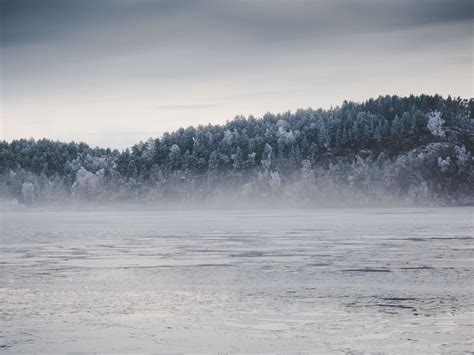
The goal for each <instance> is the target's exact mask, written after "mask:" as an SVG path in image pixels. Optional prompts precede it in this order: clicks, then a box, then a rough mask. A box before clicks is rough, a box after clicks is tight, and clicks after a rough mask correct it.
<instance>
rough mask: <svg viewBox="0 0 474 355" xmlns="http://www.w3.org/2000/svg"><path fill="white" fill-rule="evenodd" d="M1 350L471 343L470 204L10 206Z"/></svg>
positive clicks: (456, 346)
mask: <svg viewBox="0 0 474 355" xmlns="http://www.w3.org/2000/svg"><path fill="white" fill-rule="evenodd" d="M1 218H2V221H1V223H2V224H1V229H0V231H1V245H0V247H1V260H0V262H1V275H0V301H1V312H0V316H1V327H0V328H1V333H0V351H3V352H6V353H8V352H11V353H17V352H22V353H24V352H47V353H51V352H71V351H107V352H116V351H121V352H143V351H145V352H149V351H185V352H189V351H193V352H206V351H207V352H209V351H212V352H217V351H241V352H272V351H274V352H276V351H279V352H282V351H325V352H331V351H336V352H340V351H383V352H409V353H419V352H427V353H432V352H451V351H455V352H456V351H473V350H474V347H473V331H472V329H473V328H472V327H473V326H474V313H473V311H474V305H473V301H474V292H473V291H474V290H473V288H474V286H473V285H474V283H473V278H474V277H473V276H474V275H473V266H474V264H473V260H474V259H473V247H474V244H473V209H470V208H452V209H442V208H439V209H362V210H352V209H339V210H296V211H146V212H144V211H120V212H117V211H114V212H104V211H95V212H94V211H74V212H68V211H62V212H45V211H42V212H40V211H38V212H34V211H31V212H4V213H3V214H2V215H1Z"/></svg>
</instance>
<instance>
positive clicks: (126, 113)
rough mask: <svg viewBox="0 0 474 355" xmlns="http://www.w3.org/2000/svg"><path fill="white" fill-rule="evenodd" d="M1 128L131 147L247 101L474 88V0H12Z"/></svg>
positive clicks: (286, 105)
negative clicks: (473, 0)
mask: <svg viewBox="0 0 474 355" xmlns="http://www.w3.org/2000/svg"><path fill="white" fill-rule="evenodd" d="M0 2H1V15H2V19H1V21H0V22H1V26H2V28H1V47H0V49H1V56H0V58H1V104H2V106H1V130H0V137H1V138H2V139H5V140H12V139H16V138H29V137H34V138H42V137H47V138H51V139H59V140H62V141H70V140H75V141H85V142H87V143H89V144H91V145H100V146H110V147H114V148H124V147H127V146H130V145H132V144H134V143H136V142H138V141H139V140H146V139H147V138H148V137H151V136H153V137H154V136H159V135H161V134H162V133H163V132H165V131H170V130H174V129H176V128H179V127H186V126H189V125H199V124H207V123H209V122H212V123H221V122H225V121H226V120H229V119H232V118H233V117H234V116H236V115H239V114H244V115H249V114H253V115H255V116H257V117H258V116H261V115H262V114H264V113H265V112H268V111H271V112H275V113H276V112H282V111H288V110H291V111H294V110H295V109H297V108H306V107H314V108H318V107H330V106H331V105H338V104H340V103H341V102H342V100H344V99H348V100H356V101H361V100H365V99H367V98H370V97H376V96H378V95H381V94H382V95H385V94H398V95H409V94H412V93H413V94H420V93H426V94H435V93H439V94H442V95H444V96H447V95H449V94H450V95H454V96H462V97H472V96H473V95H472V90H473V87H472V85H473V84H472V80H473V62H472V55H473V21H472V20H473V17H474V11H473V10H474V9H473V2H472V1H471V0H446V1H442V0H418V1H415V0H386V1H383V0H372V1H369V0H360V1H357V0H347V1H343V0H340V1H339V0H326V1H309V0H306V1H304V0H287V1H283V0H248V1H244V0H235V1H230V0H229V1H226V0H202V1H201V0H164V1H161V0H135V1H132V0H0Z"/></svg>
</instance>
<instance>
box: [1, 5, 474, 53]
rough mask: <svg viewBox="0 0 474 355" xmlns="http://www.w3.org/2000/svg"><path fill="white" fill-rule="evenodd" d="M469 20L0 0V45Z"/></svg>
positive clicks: (294, 33) (360, 10)
mask: <svg viewBox="0 0 474 355" xmlns="http://www.w3.org/2000/svg"><path fill="white" fill-rule="evenodd" d="M473 16H474V12H473V3H472V1H470V0H449V1H447V0H445V1H442V0H421V1H416V2H414V1H410V0H386V1H376V0H373V1H370V0H362V1H351V0H334V1H304V0H294V1H281V0H276V1H270V0H253V1H244V0H237V1H219V0H213V1H212V0H165V1H163V0H161V1H152V0H138V1H124V0H102V1H93V0H81V1H77V0H76V1H74V0H41V1H37V0H3V1H2V22H3V38H2V44H3V45H4V46H9V45H17V44H24V43H31V42H38V41H47V40H49V39H67V38H71V37H72V38H74V36H75V35H77V33H78V32H83V31H85V32H86V33H88V32H93V33H95V35H96V36H98V37H100V36H102V35H106V36H110V35H116V36H117V37H120V35H121V33H124V32H129V33H130V32H131V33H132V35H131V36H125V37H124V38H123V39H124V40H125V41H128V40H130V41H137V40H140V38H144V39H146V40H152V38H153V37H155V35H156V36H157V37H155V38H156V39H157V40H158V41H160V40H163V41H166V40H169V39H170V38H175V39H176V38H178V39H179V38H182V39H185V38H186V39H188V40H193V39H194V40H195V39H199V38H201V39H202V37H203V36H211V37H214V36H215V35H216V31H218V33H224V34H227V35H230V36H235V37H244V38H251V39H252V40H255V41H258V40H260V41H265V42H268V41H272V40H275V41H282V40H291V39H295V38H299V37H300V36H327V35H334V34H340V33H353V32H354V31H355V32H366V31H384V30H394V29H399V28H405V27H407V26H419V25H426V24H430V23H444V22H452V21H464V20H469V19H473ZM150 19H152V20H153V21H152V22H153V24H152V25H151V26H150V23H148V22H147V21H148V20H150ZM167 19H172V20H173V21H167ZM143 22H144V23H145V25H141V24H142V23H143ZM161 22H164V23H163V24H161ZM166 29H169V31H166ZM161 31H166V32H165V33H163V32H161ZM164 35H165V36H164ZM184 37H185V38H184ZM113 43H116V39H114V40H113V41H112V44H113Z"/></svg>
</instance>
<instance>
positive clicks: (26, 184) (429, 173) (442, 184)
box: [0, 95, 474, 207]
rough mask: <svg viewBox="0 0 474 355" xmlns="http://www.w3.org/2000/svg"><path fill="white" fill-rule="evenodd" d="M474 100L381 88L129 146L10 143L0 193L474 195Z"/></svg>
mask: <svg viewBox="0 0 474 355" xmlns="http://www.w3.org/2000/svg"><path fill="white" fill-rule="evenodd" d="M473 112H474V100H473V99H472V98H471V99H463V98H452V97H447V98H443V97H441V96H438V95H435V96H428V95H420V96H413V95H412V96H409V97H398V96H380V97H378V98H376V99H369V100H367V101H365V102H362V103H356V102H347V101H344V102H343V103H342V104H341V105H340V106H337V107H332V108H330V109H311V108H308V109H300V110H297V111H296V112H285V113H279V114H273V113H267V114H265V115H264V116H263V117H261V118H255V117H253V116H249V117H243V116H237V117H235V118H234V119H233V120H230V121H228V122H227V123H225V124H222V125H212V124H209V125H206V126H204V125H200V126H198V127H192V126H191V127H187V128H179V129H177V130H176V131H174V132H169V133H164V134H163V135H162V136H161V137H158V138H150V139H148V140H147V141H145V142H139V143H137V144H135V145H134V146H133V147H131V148H129V149H125V150H122V151H119V150H116V149H109V148H107V149H105V148H99V147H95V148H92V147H90V146H89V145H87V144H86V143H82V142H81V143H75V142H70V143H64V142H59V141H53V140H49V139H39V140H35V139H18V140H13V141H11V142H7V141H1V142H0V201H2V203H14V204H25V205H41V204H64V203H68V202H70V203H91V204H98V203H104V204H108V203H110V204H111V203H120V202H127V203H139V204H157V205H159V204H163V205H167V204H176V205H181V206H191V205H193V204H197V205H201V204H202V205H204V204H209V205H212V204H213V203H216V204H217V203H224V206H225V204H229V205H231V203H247V202H248V203H252V204H256V205H258V204H262V205H264V204H268V205H270V206H277V205H279V204H281V205H282V206H301V207H305V206H308V207H311V206H320V207H326V206H371V205H374V206H381V205H388V206H390V205H407V206H408V205H424V206H440V205H472V204H474V161H473V152H474V119H473V117H474V115H473Z"/></svg>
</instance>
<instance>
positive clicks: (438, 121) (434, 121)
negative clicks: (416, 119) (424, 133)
mask: <svg viewBox="0 0 474 355" xmlns="http://www.w3.org/2000/svg"><path fill="white" fill-rule="evenodd" d="M444 123H445V121H444V120H443V119H442V118H441V112H439V111H434V112H430V113H429V114H428V125H427V127H428V129H429V130H430V132H431V134H432V135H433V136H437V137H441V138H444V137H445V134H444V130H443V127H442V126H443V124H444Z"/></svg>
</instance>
